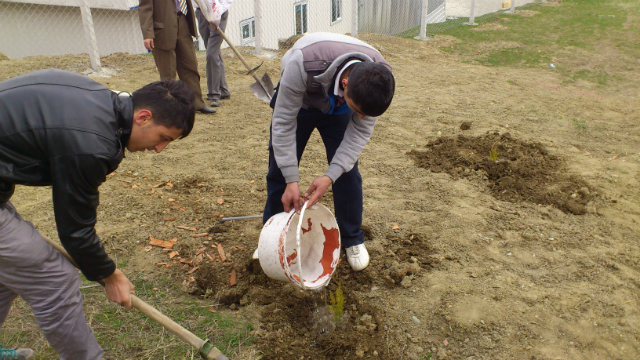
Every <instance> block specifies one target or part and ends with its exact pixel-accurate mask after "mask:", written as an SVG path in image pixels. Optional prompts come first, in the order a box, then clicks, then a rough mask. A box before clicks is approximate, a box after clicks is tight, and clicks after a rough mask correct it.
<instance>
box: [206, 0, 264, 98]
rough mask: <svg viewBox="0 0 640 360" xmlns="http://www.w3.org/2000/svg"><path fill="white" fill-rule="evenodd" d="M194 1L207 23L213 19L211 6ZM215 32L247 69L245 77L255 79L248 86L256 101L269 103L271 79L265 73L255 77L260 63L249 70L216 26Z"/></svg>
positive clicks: (247, 65)
mask: <svg viewBox="0 0 640 360" xmlns="http://www.w3.org/2000/svg"><path fill="white" fill-rule="evenodd" d="M195 1H196V3H198V6H199V7H200V10H201V11H202V15H204V17H205V18H206V19H207V21H209V22H211V18H212V17H213V14H212V12H211V11H212V10H211V4H209V3H208V2H207V1H204V0H195ZM214 6H215V4H214ZM216 30H217V31H218V32H219V33H220V35H222V38H223V39H224V41H226V42H227V44H228V45H229V47H230V48H231V50H233V52H234V53H235V54H236V56H238V58H239V59H240V61H242V63H243V64H244V66H246V67H247V70H249V71H248V72H247V75H251V76H253V78H254V79H256V82H255V84H252V85H251V86H249V87H250V88H251V91H253V94H254V95H255V96H257V97H258V99H260V100H263V101H266V102H271V97H273V93H274V91H273V82H272V81H271V78H270V77H269V75H267V74H266V73H265V74H264V75H262V79H260V78H259V77H258V75H256V70H258V68H259V67H260V66H262V63H261V64H260V65H258V66H256V67H254V68H251V66H249V64H248V63H247V62H246V61H245V60H244V57H242V55H240V53H239V52H238V50H237V49H236V48H235V46H233V44H232V43H231V41H229V38H227V35H225V34H224V31H222V30H221V29H220V27H217V26H216Z"/></svg>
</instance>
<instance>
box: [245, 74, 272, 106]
mask: <svg viewBox="0 0 640 360" xmlns="http://www.w3.org/2000/svg"><path fill="white" fill-rule="evenodd" d="M249 87H250V88H251V91H253V94H254V95H255V96H256V97H257V98H258V99H260V100H262V101H266V102H271V97H273V93H274V91H273V82H272V81H271V78H270V77H269V74H267V73H265V74H264V75H262V78H261V79H260V82H255V83H253V84H251V85H250V86H249Z"/></svg>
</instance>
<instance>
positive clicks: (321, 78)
mask: <svg viewBox="0 0 640 360" xmlns="http://www.w3.org/2000/svg"><path fill="white" fill-rule="evenodd" d="M352 59H358V60H362V61H373V60H372V59H371V58H370V57H369V56H368V55H366V54H363V53H361V52H350V53H346V54H343V55H340V56H338V57H337V58H336V59H335V60H334V61H333V62H332V63H331V65H329V67H328V68H327V70H325V72H323V73H322V74H320V75H317V76H314V77H313V79H314V80H315V81H317V82H318V83H319V84H320V85H322V88H323V89H324V91H325V93H327V92H328V91H329V90H331V91H333V89H330V87H331V85H332V84H333V80H334V77H335V75H336V73H337V72H338V71H339V69H340V68H342V66H344V64H346V63H347V62H348V60H352Z"/></svg>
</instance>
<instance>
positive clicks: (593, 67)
mask: <svg viewBox="0 0 640 360" xmlns="http://www.w3.org/2000/svg"><path fill="white" fill-rule="evenodd" d="M522 10H527V11H532V12H535V13H532V15H531V16H520V15H518V14H509V13H507V12H503V11H500V12H497V13H492V14H487V15H484V16H480V17H476V19H475V22H476V23H478V24H479V27H482V26H483V25H492V24H495V25H500V26H499V27H497V26H496V28H499V29H500V30H491V28H489V27H487V26H485V27H484V28H485V30H484V31H477V30H478V27H475V26H462V24H464V23H465V22H468V18H461V19H455V20H448V21H446V22H444V23H440V24H429V25H427V31H428V32H429V33H431V34H436V35H439V34H442V35H450V36H454V37H456V38H458V39H459V40H461V41H460V42H458V43H456V44H452V45H450V46H447V47H445V48H442V49H441V50H442V51H444V52H447V53H450V54H456V55H461V56H462V58H463V59H462V61H463V62H472V63H473V62H475V63H479V64H482V65H486V66H511V67H529V68H540V69H549V67H550V66H549V65H550V64H551V63H553V64H554V65H555V66H556V69H555V70H554V71H557V72H559V73H560V74H561V75H563V76H566V78H567V79H570V80H572V81H576V80H586V81H589V82H592V83H596V84H599V85H609V84H610V83H611V82H612V80H614V79H615V80H624V77H619V78H614V77H613V76H611V75H610V74H609V73H608V72H606V71H603V70H601V69H602V68H603V67H606V66H607V64H606V63H602V62H604V61H606V60H605V59H601V57H600V56H594V60H593V61H595V62H598V61H600V62H601V63H600V64H594V63H592V60H591V59H585V56H588V54H589V53H590V52H593V53H594V54H595V53H597V52H598V49H599V48H600V47H601V46H602V44H605V43H606V44H611V45H610V50H609V51H613V52H615V51H619V52H620V53H622V54H625V55H628V56H631V57H633V58H638V57H640V37H638V36H637V34H638V32H640V23H638V22H637V21H633V19H630V17H632V16H634V14H637V13H638V12H640V2H638V1H636V0H580V1H571V2H570V1H565V2H561V3H559V4H557V6H549V5H548V4H547V5H544V4H527V5H524V6H521V7H518V8H516V11H522ZM418 31H419V27H418V28H413V29H411V30H408V31H406V32H405V33H403V34H401V36H405V37H412V36H415V35H417V33H418ZM577 49H579V51H576V50H577ZM478 50H480V51H478ZM598 55H600V54H598ZM565 59H566V60H567V61H564V62H565V63H566V64H581V65H580V66H579V67H576V68H571V66H562V65H558V60H565ZM560 64H562V61H560ZM620 66H623V65H620ZM626 67H628V66H626ZM627 71H633V70H627Z"/></svg>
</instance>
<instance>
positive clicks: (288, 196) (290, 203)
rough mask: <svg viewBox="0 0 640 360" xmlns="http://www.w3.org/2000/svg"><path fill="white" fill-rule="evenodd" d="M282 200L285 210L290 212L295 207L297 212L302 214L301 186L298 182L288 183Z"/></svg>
mask: <svg viewBox="0 0 640 360" xmlns="http://www.w3.org/2000/svg"><path fill="white" fill-rule="evenodd" d="M281 200H282V205H283V206H284V211H285V212H289V211H291V209H292V208H295V209H296V213H298V214H300V188H299V187H298V183H297V182H291V183H288V184H287V188H286V189H284V194H282V199H281Z"/></svg>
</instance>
